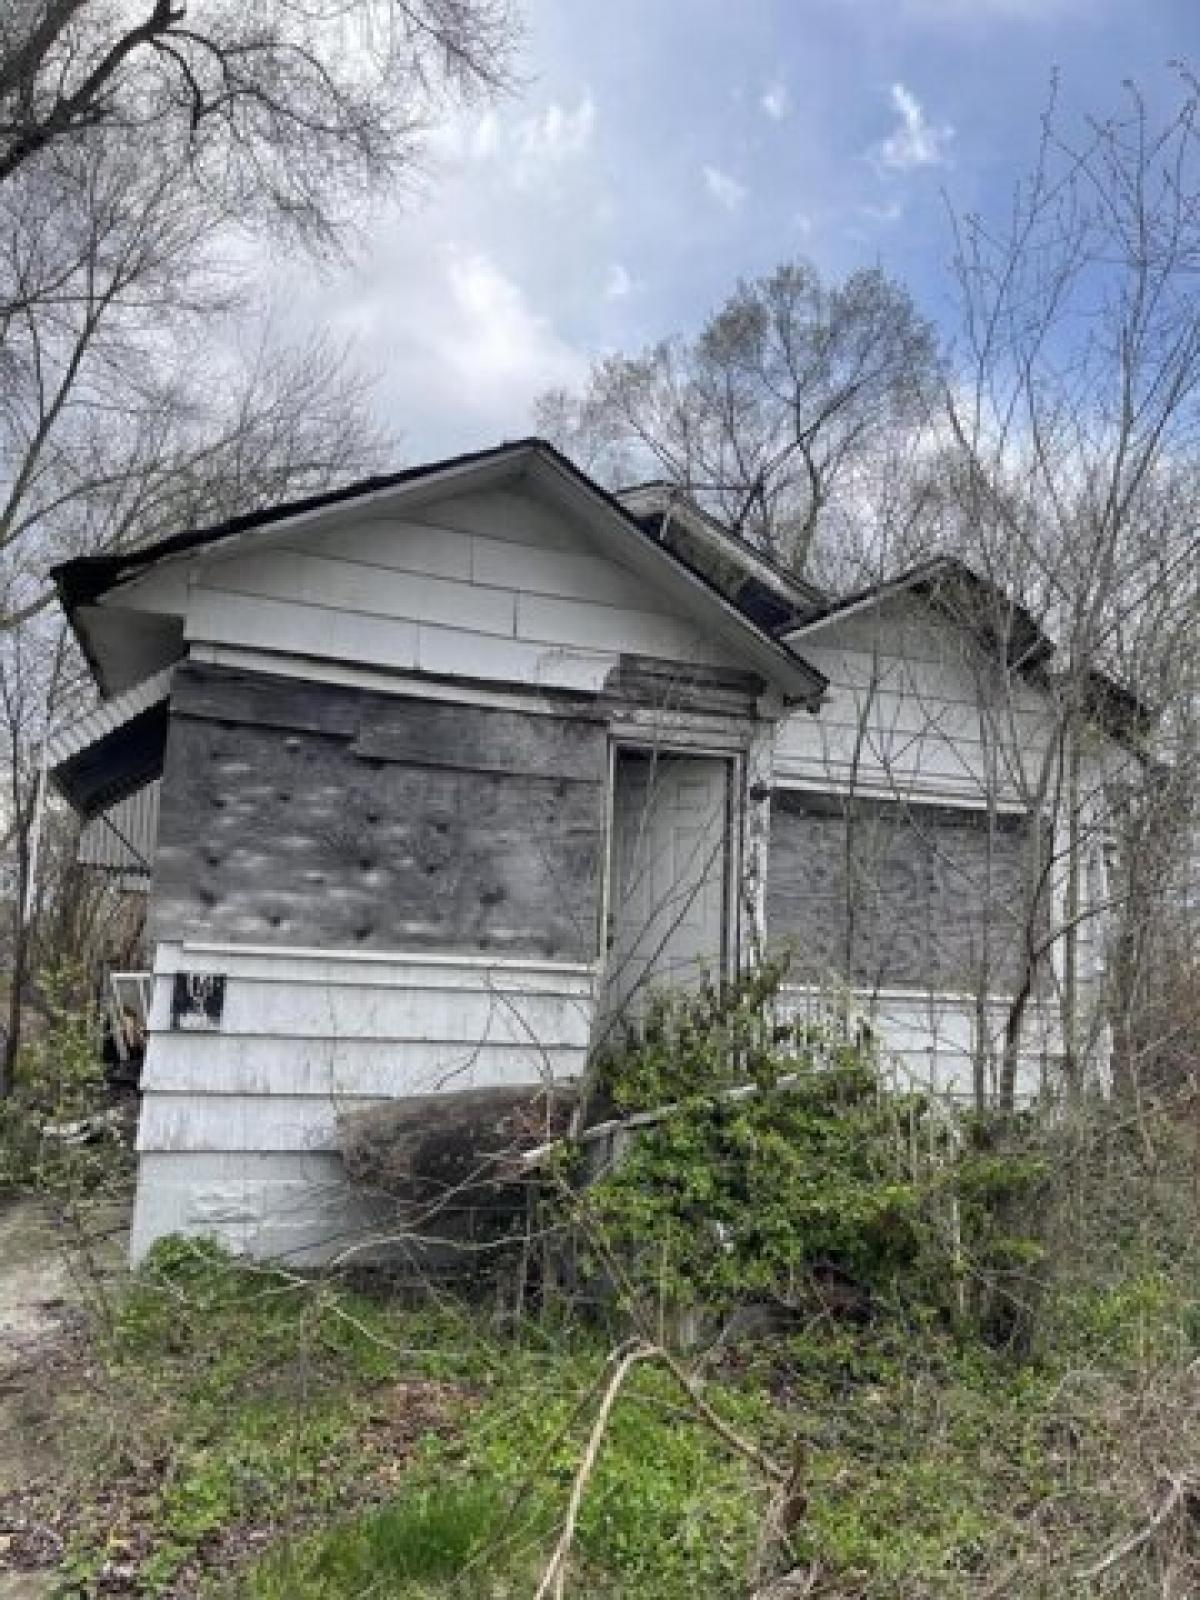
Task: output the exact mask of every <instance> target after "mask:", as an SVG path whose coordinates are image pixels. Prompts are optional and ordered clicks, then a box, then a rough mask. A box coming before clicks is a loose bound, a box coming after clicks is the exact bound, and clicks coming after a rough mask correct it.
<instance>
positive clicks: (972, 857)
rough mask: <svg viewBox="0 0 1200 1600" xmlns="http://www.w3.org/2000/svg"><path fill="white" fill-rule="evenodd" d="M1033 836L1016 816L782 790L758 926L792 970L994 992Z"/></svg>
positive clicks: (1017, 927)
mask: <svg viewBox="0 0 1200 1600" xmlns="http://www.w3.org/2000/svg"><path fill="white" fill-rule="evenodd" d="M1030 843H1031V841H1030V834H1029V828H1028V824H1027V822H1026V820H1025V819H1024V818H1022V817H1019V816H1004V815H1001V816H992V817H989V816H988V815H987V814H986V813H984V812H980V811H969V810H965V809H959V808H955V807H950V806H933V805H911V804H902V803H900V802H890V801H868V800H861V799H860V800H850V799H847V798H837V797H832V796H828V795H817V794H808V793H805V792H802V791H798V790H782V791H779V792H777V793H776V795H775V796H774V798H773V800H772V813H771V844H770V853H769V858H768V859H769V863H770V867H769V873H768V884H767V929H768V936H769V939H770V941H771V943H772V945H775V946H779V945H787V946H789V947H790V948H791V950H792V968H791V978H792V979H793V980H798V981H820V980H822V979H827V978H828V977H830V976H831V975H838V976H840V977H842V978H843V979H844V980H846V981H848V982H851V983H853V984H855V985H859V986H865V987H873V986H879V987H884V988H917V989H924V988H927V987H928V988H938V989H944V990H950V991H955V990H966V991H968V992H970V991H973V990H974V989H975V988H976V987H977V986H978V985H979V984H980V981H981V976H982V974H983V973H984V972H985V970H986V972H987V973H989V974H990V981H989V983H988V985H987V987H988V988H989V989H990V990H991V991H992V992H993V993H997V994H1002V993H1005V992H1011V991H1012V990H1013V989H1014V988H1015V987H1016V985H1017V982H1018V979H1019V973H1020V967H1021V961H1022V951H1023V947H1024V937H1023V936H1024V929H1025V925H1026V921H1027V917H1026V914H1025V908H1026V906H1027V905H1028V904H1029V895H1030V890H1029V888H1028V881H1029V877H1028V875H1029V869H1030V859H1029V850H1030Z"/></svg>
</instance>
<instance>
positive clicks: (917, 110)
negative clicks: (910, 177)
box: [876, 83, 954, 172]
mask: <svg viewBox="0 0 1200 1600" xmlns="http://www.w3.org/2000/svg"><path fill="white" fill-rule="evenodd" d="M891 100H892V105H893V106H894V107H895V109H896V111H897V112H898V113H899V116H900V121H899V123H898V124H897V125H896V127H895V128H893V130H892V132H891V133H889V134H888V136H887V138H886V139H885V140H884V141H883V143H882V144H881V145H880V146H879V147H878V150H877V152H876V155H877V158H878V161H879V164H880V165H881V166H884V167H889V168H890V169H891V170H892V171H893V172H911V171H912V170H913V169H914V168H916V167H937V166H943V165H944V164H945V163H946V161H947V159H948V157H947V155H946V147H947V145H949V143H950V141H951V140H952V139H953V138H954V129H953V128H952V127H950V126H949V125H948V124H944V125H943V126H941V127H934V126H933V124H932V123H930V122H927V121H926V119H925V108H924V107H923V106H922V104H921V102H920V101H919V100H918V99H917V97H916V95H915V94H913V92H912V90H911V89H906V88H905V87H904V85H903V84H902V83H894V84H893V85H892V93H891Z"/></svg>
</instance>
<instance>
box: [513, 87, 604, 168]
mask: <svg viewBox="0 0 1200 1600" xmlns="http://www.w3.org/2000/svg"><path fill="white" fill-rule="evenodd" d="M595 126H596V106H595V102H594V101H593V99H592V97H591V95H590V94H585V95H584V97H583V99H582V100H581V101H580V102H579V104H578V105H577V106H575V107H574V108H573V109H568V108H567V107H566V106H561V105H559V103H558V101H557V100H556V101H553V102H552V103H551V104H550V105H548V106H547V107H546V109H545V110H544V111H539V112H537V113H536V114H535V115H534V116H532V117H525V118H524V119H523V120H522V121H521V122H520V123H519V124H518V125H517V148H518V150H519V151H520V152H521V155H522V156H523V157H524V158H525V159H526V160H528V161H533V162H536V163H539V164H548V165H554V164H556V163H558V162H560V161H566V160H569V159H570V158H571V157H572V156H578V155H582V154H583V152H584V151H585V150H586V149H587V148H588V146H589V145H590V144H591V142H592V134H593V132H594V130H595Z"/></svg>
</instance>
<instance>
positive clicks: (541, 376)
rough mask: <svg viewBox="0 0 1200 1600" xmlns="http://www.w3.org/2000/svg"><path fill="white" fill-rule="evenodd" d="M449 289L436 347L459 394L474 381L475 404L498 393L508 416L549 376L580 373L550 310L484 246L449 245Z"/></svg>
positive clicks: (551, 380)
mask: <svg viewBox="0 0 1200 1600" xmlns="http://www.w3.org/2000/svg"><path fill="white" fill-rule="evenodd" d="M446 267H447V271H446V282H447V284H448V286H449V290H450V306H449V308H448V310H449V313H450V314H449V316H448V317H447V318H446V322H445V325H444V326H443V328H442V330H441V333H440V337H439V341H438V342H439V345H440V349H439V351H438V353H437V360H438V361H439V363H440V365H441V368H442V370H443V372H445V373H446V374H447V376H453V377H454V379H455V380H456V387H457V384H459V383H461V385H462V388H460V389H459V390H458V392H459V393H460V394H466V393H467V392H468V391H469V390H471V389H472V388H473V389H474V391H475V392H474V401H475V403H476V405H477V406H480V405H482V407H483V408H485V409H486V407H487V406H488V404H489V403H490V400H491V399H496V400H499V401H500V402H501V404H502V406H503V409H504V412H505V414H506V415H507V416H509V417H510V418H511V417H512V416H513V415H514V414H515V402H517V400H518V397H524V399H525V400H526V402H528V400H530V399H532V397H533V396H534V395H535V394H537V393H538V391H539V390H541V389H543V388H546V387H547V386H549V385H551V384H569V383H571V382H573V381H575V380H576V379H577V378H579V376H580V375H581V372H582V369H583V366H584V362H583V360H582V358H581V356H580V355H579V354H578V353H577V352H576V351H574V350H572V349H571V348H570V346H568V345H567V344H566V343H565V342H564V341H563V340H562V339H561V338H560V337H559V336H558V334H557V333H556V332H555V331H554V328H553V326H552V325H551V323H550V321H549V319H548V318H546V317H544V316H542V315H540V314H539V313H538V312H536V311H534V310H533V308H532V307H531V306H530V304H529V301H528V300H527V299H526V297H525V294H524V292H523V291H522V290H521V288H520V286H519V285H518V284H516V283H515V282H513V280H512V279H511V278H509V277H507V276H506V275H505V274H504V273H503V272H502V271H501V270H500V268H499V267H498V266H497V265H496V263H495V262H494V261H493V260H492V259H491V257H490V256H488V255H487V254H486V253H485V252H483V251H481V250H476V251H471V252H464V251H460V250H458V249H457V248H455V247H454V246H450V247H448V248H447V251H446Z"/></svg>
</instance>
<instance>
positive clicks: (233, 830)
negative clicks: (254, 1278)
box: [132, 664, 607, 1257]
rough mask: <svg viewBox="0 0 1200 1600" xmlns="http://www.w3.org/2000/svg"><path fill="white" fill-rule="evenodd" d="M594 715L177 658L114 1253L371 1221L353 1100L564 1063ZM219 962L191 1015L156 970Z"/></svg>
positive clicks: (254, 1244)
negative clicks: (137, 1069)
mask: <svg viewBox="0 0 1200 1600" xmlns="http://www.w3.org/2000/svg"><path fill="white" fill-rule="evenodd" d="M606 777H607V729H606V726H605V723H604V721H603V720H596V719H590V718H589V717H588V716H587V715H586V714H585V712H584V710H581V708H578V707H573V708H572V709H571V714H570V715H567V716H564V715H555V714H544V713H540V712H529V711H513V710H504V709H500V708H496V707H480V706H472V705H461V704H452V703H434V702H430V701H427V700H419V699H410V698H408V697H405V696H402V695H398V694H383V693H372V692H369V691H365V690H360V689H353V688H346V687H342V686H335V685H328V684H317V683H311V682H309V683H304V682H301V681H297V680H287V679H273V678H270V677H268V676H265V675H262V674H253V673H248V672H243V671H232V670H229V669H222V668H216V667H202V666H197V665H196V664H189V665H187V666H185V667H182V668H180V669H179V672H178V675H177V679H176V685H175V692H174V696H173V704H172V719H171V730H170V737H169V742H168V750H167V766H166V772H165V775H164V782H163V802H162V821H161V831H160V839H159V849H158V853H157V860H156V864H155V878H154V895H153V904H152V915H153V918H154V926H155V934H156V938H157V940H158V941H159V943H158V956H157V960H156V980H155V998H154V1005H153V1010H152V1015H151V1022H150V1047H149V1053H148V1057H147V1063H146V1069H145V1074H144V1078H143V1087H144V1090H145V1098H144V1108H143V1115H142V1120H141V1126H140V1130H139V1140H138V1145H139V1150H140V1152H141V1157H142V1161H141V1177H140V1181H139V1189H138V1204H137V1215H136V1217H135V1225H134V1237H133V1246H132V1248H133V1253H134V1255H135V1257H136V1256H138V1255H140V1254H142V1253H144V1251H145V1250H146V1249H147V1248H148V1246H149V1245H150V1244H151V1243H152V1242H153V1240H154V1239H155V1238H157V1237H159V1236H161V1235H162V1234H163V1233H166V1232H171V1231H175V1230H183V1231H185V1232H215V1233H217V1234H219V1235H220V1236H221V1237H222V1238H223V1239H225V1240H226V1242H228V1243H229V1244H231V1245H233V1246H235V1247H237V1248H243V1249H247V1250H251V1251H253V1252H254V1253H256V1254H259V1255H268V1254H279V1253H290V1254H294V1255H306V1254H309V1253H315V1254H318V1255H319V1254H322V1253H327V1252H328V1250H329V1249H330V1248H332V1246H333V1244H334V1243H335V1242H336V1238H337V1237H349V1236H350V1235H352V1234H353V1233H354V1231H355V1229H359V1230H361V1228H362V1227H363V1226H365V1225H366V1220H367V1219H366V1215H365V1213H364V1210H363V1202H362V1198H361V1197H356V1196H355V1195H354V1194H352V1193H351V1192H350V1191H348V1190H347V1189H346V1188H345V1184H344V1178H343V1175H342V1169H341V1164H340V1159H339V1157H338V1156H337V1153H336V1152H337V1123H338V1118H339V1117H340V1115H341V1114H342V1113H343V1112H345V1111H349V1110H355V1109H362V1108H363V1107H365V1106H369V1105H372V1104H376V1103H379V1102H382V1101H383V1100H386V1099H390V1098H393V1097H395V1096H398V1095H407V1094H421V1093H429V1092H433V1091H436V1090H439V1089H446V1090H450V1089H455V1088H464V1089H465V1088H479V1087H487V1086H493V1085H519V1084H541V1083H544V1082H546V1081H547V1080H557V1079H569V1078H573V1077H576V1076H578V1074H579V1073H580V1071H581V1070H582V1067H583V1062H584V1058H585V1053H586V1049H587V1042H588V1037H589V1032H590V1028H591V1021H592V1013H593V996H594V987H595V970H596V961H597V952H598V942H599V932H600V899H601V888H602V877H603V859H604V842H605V824H606V815H607V807H606ZM178 972H183V973H200V974H203V973H213V974H219V975H221V976H222V977H224V979H225V986H224V1003H223V1009H222V1014H221V1017H220V1021H219V1023H218V1025H217V1027H216V1028H215V1029H214V1030H212V1031H198V1032H192V1031H188V1030H184V1029H180V1028H176V1027H173V1026H172V1015H171V1000H172V993H173V988H174V976H175V974H176V973H178Z"/></svg>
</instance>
